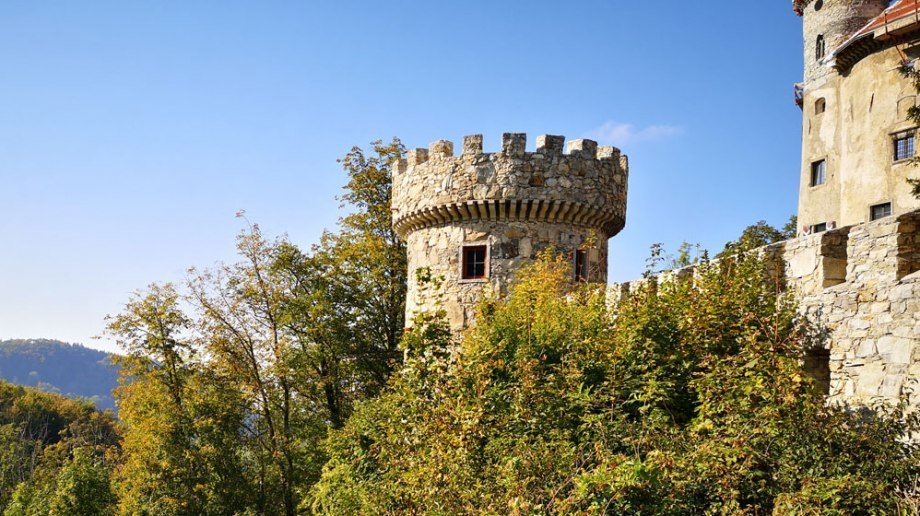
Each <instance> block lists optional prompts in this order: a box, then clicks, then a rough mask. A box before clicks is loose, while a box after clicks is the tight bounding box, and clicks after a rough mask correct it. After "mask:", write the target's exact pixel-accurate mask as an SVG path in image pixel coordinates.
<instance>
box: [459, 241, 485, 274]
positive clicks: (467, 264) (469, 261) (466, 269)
mask: <svg viewBox="0 0 920 516" xmlns="http://www.w3.org/2000/svg"><path fill="white" fill-rule="evenodd" d="M485 277H486V246H484V245H470V246H466V247H464V248H463V279H482V278H485Z"/></svg>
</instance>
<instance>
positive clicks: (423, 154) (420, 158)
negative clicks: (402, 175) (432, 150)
mask: <svg viewBox="0 0 920 516" xmlns="http://www.w3.org/2000/svg"><path fill="white" fill-rule="evenodd" d="M406 161H407V162H408V163H409V166H413V165H421V164H423V163H426V162H427V161H428V149H413V150H410V151H409V152H407V153H406Z"/></svg>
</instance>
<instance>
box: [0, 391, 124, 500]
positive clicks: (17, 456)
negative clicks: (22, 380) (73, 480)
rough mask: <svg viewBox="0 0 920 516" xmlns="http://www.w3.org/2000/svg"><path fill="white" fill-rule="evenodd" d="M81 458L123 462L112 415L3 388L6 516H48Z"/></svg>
mask: <svg viewBox="0 0 920 516" xmlns="http://www.w3.org/2000/svg"><path fill="white" fill-rule="evenodd" d="M80 454H82V455H86V454H93V455H94V457H95V458H96V459H98V461H110V460H113V459H114V458H115V457H117V456H118V437H117V435H116V431H115V423H114V419H113V417H112V414H111V413H101V412H98V411H97V410H95V408H94V407H93V405H92V404H91V403H90V402H87V401H80V400H71V399H67V398H64V397H62V396H59V395H56V394H50V393H45V392H41V391H37V390H35V389H31V388H23V387H18V386H13V385H10V384H7V383H3V382H0V510H4V511H5V512H4V514H47V513H48V510H49V507H50V505H49V504H50V500H51V497H52V495H53V494H54V493H55V490H56V489H57V486H58V482H57V479H58V477H59V476H60V475H61V474H62V473H61V472H62V471H65V470H66V468H68V467H69V466H70V465H71V464H72V463H73V461H74V460H76V459H75V457H76V456H77V455H80ZM30 500H35V503H32V502H30ZM105 503H108V502H105ZM17 511H18V512H17ZM23 511H26V512H23ZM28 511H31V512H28Z"/></svg>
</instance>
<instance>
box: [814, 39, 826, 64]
mask: <svg viewBox="0 0 920 516" xmlns="http://www.w3.org/2000/svg"><path fill="white" fill-rule="evenodd" d="M824 50H825V49H824V34H818V39H817V40H816V41H815V60H816V61H817V60H820V59H821V58H822V57H824Z"/></svg>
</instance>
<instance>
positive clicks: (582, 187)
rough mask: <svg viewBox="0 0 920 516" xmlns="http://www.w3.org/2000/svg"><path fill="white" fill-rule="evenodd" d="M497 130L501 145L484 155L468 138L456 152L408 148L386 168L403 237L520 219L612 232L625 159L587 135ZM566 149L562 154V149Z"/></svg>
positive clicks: (437, 146) (622, 204)
mask: <svg viewBox="0 0 920 516" xmlns="http://www.w3.org/2000/svg"><path fill="white" fill-rule="evenodd" d="M526 143H527V137H526V135H525V134H523V133H505V134H503V135H502V140H501V150H500V151H499V152H495V153H484V152H483V139H482V135H472V136H467V137H465V138H464V140H463V146H462V154H460V155H459V156H454V150H453V149H454V145H453V143H452V142H450V141H446V140H438V141H436V142H434V143H432V144H431V145H430V146H429V148H428V149H415V150H412V151H409V152H408V153H407V156H406V159H404V160H402V161H400V162H399V163H397V164H396V166H395V168H394V173H393V201H392V207H393V225H394V227H395V228H396V230H397V232H398V233H399V234H400V235H401V236H403V237H405V235H406V234H408V233H409V232H411V231H414V230H416V229H419V228H423V227H428V226H433V225H438V224H443V223H446V222H451V221H459V220H526V221H531V222H558V223H566V224H572V225H576V226H583V227H589V228H596V229H599V230H601V231H603V233H604V234H605V235H607V236H610V235H614V234H616V233H617V232H619V231H620V230H621V229H622V228H623V226H624V224H625V218H626V193H627V192H626V189H627V187H626V185H627V175H628V169H629V165H628V161H627V159H626V156H624V155H622V154H621V153H620V151H619V149H616V148H615V147H606V146H598V145H597V142H594V141H592V140H573V141H570V142H569V144H568V145H567V146H566V145H565V137H563V136H554V135H542V136H539V137H537V145H536V152H528V151H527V150H526ZM563 149H565V152H563Z"/></svg>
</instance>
